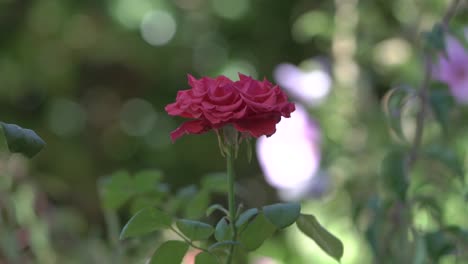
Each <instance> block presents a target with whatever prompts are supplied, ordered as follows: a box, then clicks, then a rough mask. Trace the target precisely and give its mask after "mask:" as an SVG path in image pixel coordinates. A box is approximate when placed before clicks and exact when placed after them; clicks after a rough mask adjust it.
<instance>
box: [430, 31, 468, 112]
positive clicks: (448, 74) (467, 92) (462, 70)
mask: <svg viewBox="0 0 468 264" xmlns="http://www.w3.org/2000/svg"><path fill="white" fill-rule="evenodd" d="M445 47H446V54H443V55H439V61H438V64H436V65H435V67H434V78H435V79H437V80H439V81H441V82H444V83H446V84H447V85H448V86H449V89H450V92H451V93H452V95H453V97H454V98H455V100H456V101H458V102H459V103H463V104H468V52H467V50H466V49H465V47H463V45H462V44H461V43H460V42H459V41H458V40H457V39H456V38H454V37H452V36H448V37H446V39H445Z"/></svg>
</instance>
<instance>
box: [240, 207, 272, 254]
mask: <svg viewBox="0 0 468 264" xmlns="http://www.w3.org/2000/svg"><path fill="white" fill-rule="evenodd" d="M275 230H276V227H275V226H274V225H273V224H272V223H270V221H268V220H267V219H266V217H265V216H264V215H263V213H259V214H258V215H257V217H255V219H254V220H252V222H250V223H249V224H248V225H247V227H246V228H245V230H244V231H243V232H242V233H241V234H240V236H239V241H240V243H241V244H242V245H243V246H244V248H245V249H246V250H248V251H253V250H256V249H257V248H259V247H260V246H261V245H262V244H263V242H265V240H266V239H267V238H269V237H270V236H271V235H272V234H273V233H274V232H275Z"/></svg>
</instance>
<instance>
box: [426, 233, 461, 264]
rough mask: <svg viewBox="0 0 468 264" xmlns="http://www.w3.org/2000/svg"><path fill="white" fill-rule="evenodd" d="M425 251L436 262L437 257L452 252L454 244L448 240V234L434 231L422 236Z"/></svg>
mask: <svg viewBox="0 0 468 264" xmlns="http://www.w3.org/2000/svg"><path fill="white" fill-rule="evenodd" d="M424 239H425V241H426V248H427V253H428V254H429V256H430V257H431V258H432V259H433V260H435V262H436V263H437V262H438V260H439V258H441V257H442V256H444V255H446V254H449V253H450V252H452V251H453V250H454V249H455V247H456V245H455V243H454V242H453V241H450V238H449V236H447V234H446V233H445V232H444V231H441V230H439V231H434V232H430V233H427V234H426V235H425V236H424Z"/></svg>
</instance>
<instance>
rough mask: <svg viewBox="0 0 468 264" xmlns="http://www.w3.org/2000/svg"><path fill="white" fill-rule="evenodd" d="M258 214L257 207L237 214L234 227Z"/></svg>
mask: <svg viewBox="0 0 468 264" xmlns="http://www.w3.org/2000/svg"><path fill="white" fill-rule="evenodd" d="M257 214H258V209H257V208H250V209H247V210H246V211H245V212H243V213H242V214H240V215H239V217H238V218H237V221H236V227H240V226H242V225H243V224H245V223H247V222H248V221H249V220H250V219H252V218H253V217H254V216H256V215H257Z"/></svg>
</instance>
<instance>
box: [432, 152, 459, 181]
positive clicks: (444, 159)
mask: <svg viewBox="0 0 468 264" xmlns="http://www.w3.org/2000/svg"><path fill="white" fill-rule="evenodd" d="M423 155H424V156H425V157H426V158H429V159H432V160H436V161H439V162H441V163H442V164H444V165H445V166H446V167H447V168H449V169H450V170H452V171H453V172H454V173H455V174H456V175H457V176H458V177H460V179H461V180H462V181H463V180H464V177H465V168H464V167H463V162H462V161H461V159H460V158H459V157H458V156H457V154H456V153H455V152H454V151H453V150H451V149H449V148H447V147H445V146H442V145H431V146H428V147H427V148H425V149H424V150H423Z"/></svg>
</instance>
